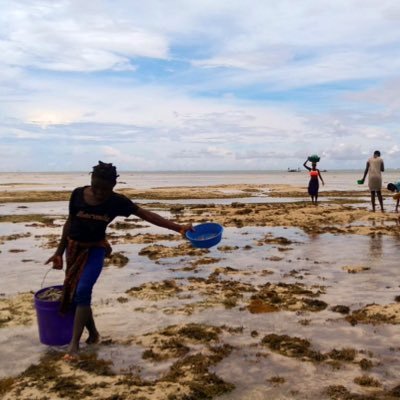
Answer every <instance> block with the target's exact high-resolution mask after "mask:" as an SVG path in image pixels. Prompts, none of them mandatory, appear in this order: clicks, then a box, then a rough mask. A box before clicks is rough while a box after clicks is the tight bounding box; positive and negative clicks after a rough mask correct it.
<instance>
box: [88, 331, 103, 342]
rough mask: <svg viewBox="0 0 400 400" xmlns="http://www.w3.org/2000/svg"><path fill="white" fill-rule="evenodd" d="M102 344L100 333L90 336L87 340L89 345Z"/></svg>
mask: <svg viewBox="0 0 400 400" xmlns="http://www.w3.org/2000/svg"><path fill="white" fill-rule="evenodd" d="M99 342H100V335H99V333H98V332H96V333H95V334H90V335H89V337H88V338H87V339H86V343H87V344H96V343H99Z"/></svg>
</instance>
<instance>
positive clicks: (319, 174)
mask: <svg viewBox="0 0 400 400" xmlns="http://www.w3.org/2000/svg"><path fill="white" fill-rule="evenodd" d="M318 176H319V179H321V182H322V184H323V185H324V186H325V182H324V180H323V179H322V175H321V172H320V170H318Z"/></svg>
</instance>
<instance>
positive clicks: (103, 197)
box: [46, 161, 192, 360]
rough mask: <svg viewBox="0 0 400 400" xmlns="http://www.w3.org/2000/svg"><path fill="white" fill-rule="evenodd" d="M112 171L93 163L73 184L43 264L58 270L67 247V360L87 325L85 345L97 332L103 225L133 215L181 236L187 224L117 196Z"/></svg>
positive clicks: (64, 302)
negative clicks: (88, 175) (81, 182)
mask: <svg viewBox="0 0 400 400" xmlns="http://www.w3.org/2000/svg"><path fill="white" fill-rule="evenodd" d="M117 177H118V175H117V170H116V168H115V167H114V166H113V165H112V164H107V163H103V162H101V161H99V164H98V165H96V166H94V167H93V171H92V179H91V185H90V186H84V187H79V188H76V189H75V190H74V191H73V192H72V195H71V198H70V202H69V215H68V219H67V221H66V222H65V224H64V227H63V231H62V236H61V240H60V243H59V245H58V247H57V250H56V252H55V253H54V255H53V256H51V257H50V258H49V259H48V260H47V262H46V264H48V263H50V262H52V263H53V268H55V269H62V267H63V254H64V251H65V250H67V251H66V264H67V268H66V276H65V280H64V285H63V296H62V300H61V312H65V311H66V310H67V309H68V308H69V307H71V306H75V307H76V310H75V319H74V327H73V335H72V340H71V343H70V345H69V347H68V351H67V354H66V355H65V356H64V357H65V359H66V360H72V359H74V358H76V354H77V353H78V351H79V341H80V338H81V336H82V333H83V330H84V328H85V327H86V328H87V329H88V331H89V337H88V339H87V341H86V342H87V343H97V342H98V341H99V337H100V335H99V332H98V331H97V329H96V325H95V322H94V319H93V314H92V309H91V296H92V289H93V286H94V284H95V283H96V280H97V278H98V277H99V275H100V273H101V270H102V267H103V263H104V257H105V256H106V255H109V254H110V253H111V247H110V246H109V244H108V242H107V241H106V228H107V226H108V225H109V224H110V222H111V221H112V220H113V219H114V218H115V217H117V216H124V217H128V216H129V215H132V214H133V215H136V216H137V217H139V218H142V219H143V220H145V221H147V222H150V223H151V224H154V225H158V226H161V227H163V228H167V229H171V230H173V231H176V232H179V233H180V234H182V235H184V234H185V232H186V231H187V230H189V229H192V227H191V225H179V224H176V223H175V222H172V221H170V220H167V219H165V218H163V217H161V216H160V215H158V214H156V213H154V212H151V211H148V210H145V209H143V208H141V207H139V206H138V205H137V204H135V203H133V202H132V201H131V200H130V199H128V198H127V197H126V196H124V195H122V194H118V193H115V192H114V191H113V189H114V186H115V185H116V183H117Z"/></svg>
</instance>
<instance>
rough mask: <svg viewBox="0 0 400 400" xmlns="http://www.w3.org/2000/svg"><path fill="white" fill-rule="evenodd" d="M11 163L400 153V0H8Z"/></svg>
mask: <svg viewBox="0 0 400 400" xmlns="http://www.w3.org/2000/svg"><path fill="white" fill-rule="evenodd" d="M0 7H1V8H0V9H1V10H2V12H1V13H0V52H1V58H0V137H1V141H0V156H1V159H2V163H1V166H0V170H1V171H49V170H50V171H77V170H79V171H82V170H83V171H84V170H89V169H90V168H91V166H92V165H94V164H95V163H96V162H97V161H98V160H103V161H105V162H113V163H115V164H116V165H117V167H118V168H119V169H121V170H148V171H157V170H236V169H238V170H240V169H248V170H265V169H276V170H286V169H287V168H288V167H291V168H294V167H298V166H301V165H302V163H303V162H304V160H305V159H306V157H307V156H308V155H310V154H314V153H318V154H319V155H320V156H321V168H326V169H354V168H356V169H362V168H364V166H365V161H366V160H367V158H368V157H369V156H370V155H371V154H372V152H373V151H374V150H376V149H379V150H380V151H381V153H382V156H383V158H384V160H385V164H386V167H387V168H400V157H399V156H400V143H399V139H400V130H399V126H400V120H399V115H400V113H399V109H400V96H399V93H400V2H398V1H397V0H380V1H376V0H337V1H335V2H332V1H325V0H303V1H296V0H290V1H289V0H281V1H275V0H247V1H244V0H240V1H239V0H229V1H228V0H227V1H225V0H219V1H215V0H213V1H211V0H202V1H198V0H164V1H162V0H147V1H145V2H144V1H135V0H129V1H128V0H113V1H106V0H92V1H86V2H82V1H80V0H79V1H65V0H57V1H53V0H51V1H50V0H49V1H34V0H32V1H28V0H25V1H23V0H21V1H8V0H0Z"/></svg>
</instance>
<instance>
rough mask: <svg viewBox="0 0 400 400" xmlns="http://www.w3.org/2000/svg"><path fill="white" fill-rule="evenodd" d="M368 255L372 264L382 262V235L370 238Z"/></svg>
mask: <svg viewBox="0 0 400 400" xmlns="http://www.w3.org/2000/svg"><path fill="white" fill-rule="evenodd" d="M368 255H369V259H370V261H371V262H376V261H380V260H381V259H382V255H383V249H382V235H371V236H370V241H369V251H368Z"/></svg>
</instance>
